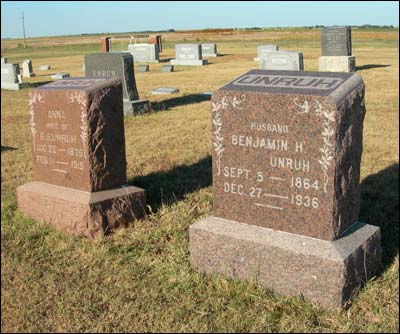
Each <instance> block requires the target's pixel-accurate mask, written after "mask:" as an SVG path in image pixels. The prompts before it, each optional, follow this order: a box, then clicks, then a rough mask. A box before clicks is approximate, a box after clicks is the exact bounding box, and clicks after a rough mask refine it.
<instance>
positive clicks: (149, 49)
mask: <svg viewBox="0 0 400 334" xmlns="http://www.w3.org/2000/svg"><path fill="white" fill-rule="evenodd" d="M128 51H129V52H130V53H131V54H132V56H133V60H134V62H146V63H158V62H160V55H159V51H158V45H157V44H129V45H128Z"/></svg>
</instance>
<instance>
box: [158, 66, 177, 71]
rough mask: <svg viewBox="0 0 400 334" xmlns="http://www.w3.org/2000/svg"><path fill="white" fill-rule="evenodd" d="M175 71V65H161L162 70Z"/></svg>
mask: <svg viewBox="0 0 400 334" xmlns="http://www.w3.org/2000/svg"><path fill="white" fill-rule="evenodd" d="M173 71H174V65H162V66H161V72H173Z"/></svg>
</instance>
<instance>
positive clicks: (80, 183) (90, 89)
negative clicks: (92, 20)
mask: <svg viewBox="0 0 400 334" xmlns="http://www.w3.org/2000/svg"><path fill="white" fill-rule="evenodd" d="M121 87H122V86H121V80H119V79H112V80H106V79H74V78H71V79H68V80H61V81H58V82H53V83H50V84H47V85H44V86H41V87H39V88H37V89H34V90H32V91H31V92H30V94H29V114H30V126H31V135H32V142H33V147H32V153H33V179H34V180H37V181H42V182H48V183H52V184H57V185H60V186H65V187H70V188H74V189H79V190H85V191H99V190H105V189H111V188H113V187H116V186H119V185H121V184H123V183H125V182H126V160H125V136H124V126H123V117H124V115H123V112H122V88H121Z"/></svg>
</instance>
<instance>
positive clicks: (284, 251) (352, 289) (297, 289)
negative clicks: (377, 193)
mask: <svg viewBox="0 0 400 334" xmlns="http://www.w3.org/2000/svg"><path fill="white" fill-rule="evenodd" d="M189 236H190V262H191V264H192V265H193V267H194V268H196V269H197V270H199V271H200V272H202V273H207V274H209V273H219V274H222V275H224V276H227V277H229V278H240V279H245V280H249V281H253V282H257V283H258V284H260V285H262V286H264V287H266V288H268V289H271V290H273V291H274V292H275V293H277V294H280V295H285V296H304V297H306V298H307V299H308V300H310V301H312V302H314V303H317V304H320V305H323V306H326V307H333V308H336V307H341V306H343V304H344V303H345V302H346V301H347V300H348V299H350V298H352V297H353V296H354V295H355V294H356V293H357V291H358V290H359V288H360V287H361V286H362V284H363V283H365V282H366V281H367V280H368V279H370V278H371V277H372V276H373V275H375V274H376V273H377V271H378V270H379V269H380V262H381V247H380V232H379V228H378V227H376V226H372V225H366V224H362V223H356V224H354V225H353V227H352V230H351V231H350V230H349V233H346V234H345V235H343V236H342V238H340V239H338V240H335V241H326V240H319V239H314V238H309V237H305V236H301V235H296V234H292V233H287V232H281V231H274V230H272V229H269V228H264V227H259V226H255V225H248V224H242V223H239V222H235V221H230V220H226V219H221V218H217V217H212V216H210V217H207V218H206V219H204V220H201V221H199V222H197V223H195V224H193V225H192V226H190V228H189Z"/></svg>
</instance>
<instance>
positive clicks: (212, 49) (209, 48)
mask: <svg viewBox="0 0 400 334" xmlns="http://www.w3.org/2000/svg"><path fill="white" fill-rule="evenodd" d="M201 54H202V56H203V57H218V52H217V44H215V43H207V44H201Z"/></svg>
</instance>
